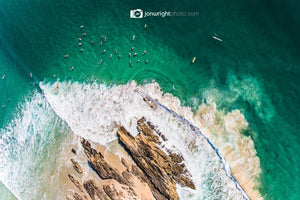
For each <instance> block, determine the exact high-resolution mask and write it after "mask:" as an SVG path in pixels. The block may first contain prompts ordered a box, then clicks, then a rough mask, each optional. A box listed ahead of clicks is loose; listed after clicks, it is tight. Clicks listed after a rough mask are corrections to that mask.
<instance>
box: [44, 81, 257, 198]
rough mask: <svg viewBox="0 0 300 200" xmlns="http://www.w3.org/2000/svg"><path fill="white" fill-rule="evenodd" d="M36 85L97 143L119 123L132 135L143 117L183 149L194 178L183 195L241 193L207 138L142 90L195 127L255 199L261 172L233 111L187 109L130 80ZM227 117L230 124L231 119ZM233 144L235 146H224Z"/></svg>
mask: <svg viewBox="0 0 300 200" xmlns="http://www.w3.org/2000/svg"><path fill="white" fill-rule="evenodd" d="M40 87H41V89H42V90H43V91H44V95H45V97H46V99H47V101H48V102H49V103H50V105H51V107H52V108H53V109H54V111H55V112H56V114H57V115H58V116H59V117H61V118H62V119H63V120H64V121H65V122H66V123H67V124H68V125H69V127H70V128H71V129H72V131H73V132H74V133H75V134H77V135H79V136H82V137H84V138H87V139H90V140H92V141H94V142H97V143H99V144H102V145H105V144H108V143H109V142H111V141H113V140H115V139H116V130H117V129H118V127H120V126H121V125H123V126H125V128H126V129H127V130H129V132H131V133H132V134H137V132H136V123H135V122H136V120H137V119H139V118H141V117H143V116H145V117H146V118H147V119H149V120H150V121H151V122H153V123H154V124H156V125H157V126H158V127H159V129H160V130H161V131H162V132H163V133H164V134H167V137H168V138H170V140H169V141H168V143H166V144H164V145H165V146H166V147H168V148H170V149H173V150H174V151H180V152H181V153H182V154H183V156H184V158H185V160H186V165H187V167H188V168H189V170H190V171H191V175H192V177H193V180H194V181H195V182H196V191H193V192H189V194H188V196H192V197H193V198H195V199H197V198H211V197H217V196H218V195H219V196H220V197H221V196H222V197H223V198H224V199H234V198H237V199H240V198H242V197H241V194H240V193H239V191H238V190H237V189H236V187H235V185H234V182H232V181H231V180H230V179H229V178H228V177H227V176H226V174H225V172H224V171H223V169H222V165H221V163H220V160H219V158H218V157H217V156H216V155H215V153H214V152H213V151H212V149H211V148H210V147H209V146H207V143H205V142H204V141H203V140H202V139H201V138H199V137H198V136H197V135H195V133H193V131H191V130H190V129H189V128H187V127H186V126H185V125H182V124H181V123H180V121H178V120H176V119H174V118H172V115H170V114H166V113H165V112H162V111H160V110H153V108H151V107H150V106H149V105H148V104H147V103H146V102H145V101H144V100H143V98H142V97H141V96H140V95H139V93H138V92H137V91H144V92H145V93H147V94H149V95H150V96H151V97H153V98H154V99H157V100H158V101H159V102H161V103H162V104H163V105H165V106H166V107H168V108H170V109H171V110H173V111H174V112H176V113H178V114H179V115H180V116H183V117H185V118H186V119H188V120H189V121H191V122H192V123H193V124H194V125H196V126H197V127H199V128H200V129H201V130H202V131H203V133H204V134H205V135H207V137H208V138H209V139H210V140H211V141H212V143H213V144H214V145H216V147H217V148H219V150H220V153H221V155H224V157H225V158H226V159H227V160H228V161H229V163H230V167H231V169H234V170H236V171H233V175H236V178H237V180H238V181H242V182H243V183H244V181H246V182H250V183H251V184H249V185H243V184H242V186H247V190H248V191H249V192H250V193H251V194H252V195H254V196H255V195H256V196H255V197H258V198H259V194H258V193H257V191H256V190H254V192H253V191H252V190H253V189H255V188H254V187H255V186H256V181H257V178H258V177H259V173H260V168H259V159H258V158H257V157H256V151H255V149H254V144H253V142H252V140H251V139H250V138H249V137H245V136H242V135H241V134H240V132H241V131H242V130H243V129H245V128H246V127H247V125H248V123H247V122H246V120H245V118H244V116H243V115H242V114H241V113H240V112H239V111H232V112H231V113H228V114H227V115H225V116H223V118H220V119H218V118H219V117H222V116H221V115H219V113H218V111H217V110H216V106H215V105H213V104H212V105H205V104H203V105H201V106H200V107H199V110H198V112H197V113H196V114H194V113H193V112H192V111H191V108H189V107H183V106H181V102H180V101H179V99H178V98H175V97H173V96H172V95H171V94H168V93H166V94H163V92H162V91H161V89H160V87H159V85H158V84H157V83H150V84H145V85H143V86H141V85H137V84H136V83H135V82H130V83H128V84H126V85H118V86H106V85H104V84H98V83H96V82H93V83H89V84H84V83H83V84H80V83H76V82H75V83H72V84H71V83H70V82H56V83H54V84H47V83H40ZM226 120H228V121H229V122H226ZM232 120H233V122H234V123H231V122H230V121H232ZM179 141H180V142H179ZM192 141H194V142H195V144H196V145H195V147H196V148H195V149H194V151H195V152H191V151H190V150H188V149H187V148H188V147H189V144H190V143H191V142H192ZM205 145H206V146H205ZM232 146H233V147H235V148H230V149H229V150H228V148H229V147H232ZM175 147H176V148H175ZM243 156H244V157H243ZM195 158H197V159H195ZM195 161H197V162H195ZM245 161H246V164H247V165H249V168H247V170H244V169H245V166H243V163H242V162H245ZM252 162H253V163H252ZM248 169H249V170H248ZM241 170H244V171H245V172H242V171H241ZM178 188H179V187H178ZM179 190H180V189H179ZM181 191H182V190H181ZM184 191H186V190H184ZM179 193H180V192H179ZM183 193H184V192H183ZM183 193H182V194H183ZM199 195H200V196H199ZM215 195H217V196H215ZM183 199H184V198H183Z"/></svg>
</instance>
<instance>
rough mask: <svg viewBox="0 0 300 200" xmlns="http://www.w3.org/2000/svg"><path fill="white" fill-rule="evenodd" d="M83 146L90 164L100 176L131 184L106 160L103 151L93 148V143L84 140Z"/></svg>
mask: <svg viewBox="0 0 300 200" xmlns="http://www.w3.org/2000/svg"><path fill="white" fill-rule="evenodd" d="M82 146H83V148H84V149H85V154H86V155H87V157H88V162H89V164H90V166H91V167H92V168H93V169H94V170H95V171H96V173H97V174H98V176H99V177H100V178H102V179H115V180H117V181H118V182H119V183H121V184H125V185H130V183H129V182H128V181H127V180H126V179H124V178H123V177H122V175H121V174H120V173H119V171H118V170H117V169H115V168H113V167H111V166H110V165H109V164H108V163H107V162H106V161H105V160H104V157H103V155H101V153H98V152H97V151H96V150H95V149H93V148H91V144H90V143H89V142H88V141H86V140H82Z"/></svg>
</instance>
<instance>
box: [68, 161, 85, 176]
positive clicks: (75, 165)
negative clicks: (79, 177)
mask: <svg viewBox="0 0 300 200" xmlns="http://www.w3.org/2000/svg"><path fill="white" fill-rule="evenodd" d="M71 162H72V163H73V168H74V169H75V171H76V172H78V173H79V174H81V173H82V172H83V171H82V169H81V167H80V165H79V164H78V163H77V162H76V161H75V160H74V159H73V158H71Z"/></svg>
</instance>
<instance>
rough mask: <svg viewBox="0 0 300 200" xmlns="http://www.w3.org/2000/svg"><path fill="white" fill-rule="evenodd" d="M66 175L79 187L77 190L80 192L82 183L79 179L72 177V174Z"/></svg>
mask: <svg viewBox="0 0 300 200" xmlns="http://www.w3.org/2000/svg"><path fill="white" fill-rule="evenodd" d="M68 177H69V179H70V181H71V182H72V183H73V184H74V185H75V186H76V187H77V188H78V189H79V191H80V192H83V189H82V185H81V184H80V183H79V181H78V180H76V179H75V178H74V176H72V175H70V174H69V175H68Z"/></svg>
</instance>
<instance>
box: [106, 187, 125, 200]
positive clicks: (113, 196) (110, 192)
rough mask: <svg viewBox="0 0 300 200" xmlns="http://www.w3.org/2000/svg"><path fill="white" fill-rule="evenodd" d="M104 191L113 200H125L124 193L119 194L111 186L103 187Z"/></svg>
mask: <svg viewBox="0 0 300 200" xmlns="http://www.w3.org/2000/svg"><path fill="white" fill-rule="evenodd" d="M103 190H104V191H105V193H106V194H107V196H109V197H110V198H111V199H116V200H119V199H123V198H122V196H123V195H122V192H118V191H117V190H116V189H114V188H111V187H110V186H109V185H103Z"/></svg>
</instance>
